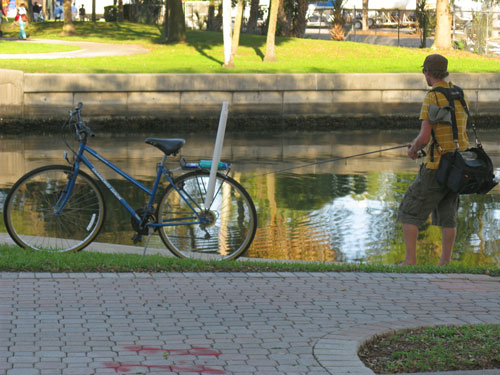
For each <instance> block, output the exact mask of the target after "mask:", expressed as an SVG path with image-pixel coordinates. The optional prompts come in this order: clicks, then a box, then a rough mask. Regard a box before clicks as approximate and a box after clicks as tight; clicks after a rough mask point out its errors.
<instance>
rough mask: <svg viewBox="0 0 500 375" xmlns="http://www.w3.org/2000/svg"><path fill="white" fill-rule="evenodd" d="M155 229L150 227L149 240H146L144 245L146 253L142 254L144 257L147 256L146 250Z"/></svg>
mask: <svg viewBox="0 0 500 375" xmlns="http://www.w3.org/2000/svg"><path fill="white" fill-rule="evenodd" d="M154 231H155V230H154V228H153V227H148V238H147V239H146V243H145V244H144V251H143V252H142V256H145V255H146V250H147V248H148V245H149V240H150V239H151V235H152V234H153V233H154Z"/></svg>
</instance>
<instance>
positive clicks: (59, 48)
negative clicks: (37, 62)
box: [0, 40, 80, 65]
mask: <svg viewBox="0 0 500 375" xmlns="http://www.w3.org/2000/svg"><path fill="white" fill-rule="evenodd" d="M77 49H80V48H79V47H75V46H67V45H61V44H58V45H53V44H44V43H25V42H20V43H18V42H12V41H8V40H0V53H8V54H19V53H48V52H68V51H76V50H77ZM0 65H1V63H0Z"/></svg>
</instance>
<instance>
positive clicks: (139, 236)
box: [132, 233, 142, 245]
mask: <svg viewBox="0 0 500 375" xmlns="http://www.w3.org/2000/svg"><path fill="white" fill-rule="evenodd" d="M132 241H134V245H135V244H137V243H139V242H142V234H139V233H134V234H133V235H132Z"/></svg>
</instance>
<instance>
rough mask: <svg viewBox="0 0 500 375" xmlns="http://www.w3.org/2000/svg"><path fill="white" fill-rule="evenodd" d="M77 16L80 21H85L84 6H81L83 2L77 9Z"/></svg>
mask: <svg viewBox="0 0 500 375" xmlns="http://www.w3.org/2000/svg"><path fill="white" fill-rule="evenodd" d="M79 16H80V21H85V18H86V17H87V16H86V14H85V7H84V6H83V4H82V6H81V7H80V9H79Z"/></svg>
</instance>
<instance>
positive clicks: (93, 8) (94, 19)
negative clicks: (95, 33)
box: [92, 0, 97, 22]
mask: <svg viewBox="0 0 500 375" xmlns="http://www.w3.org/2000/svg"><path fill="white" fill-rule="evenodd" d="M95 2H96V0H92V22H95V21H97V15H96V13H95Z"/></svg>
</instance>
